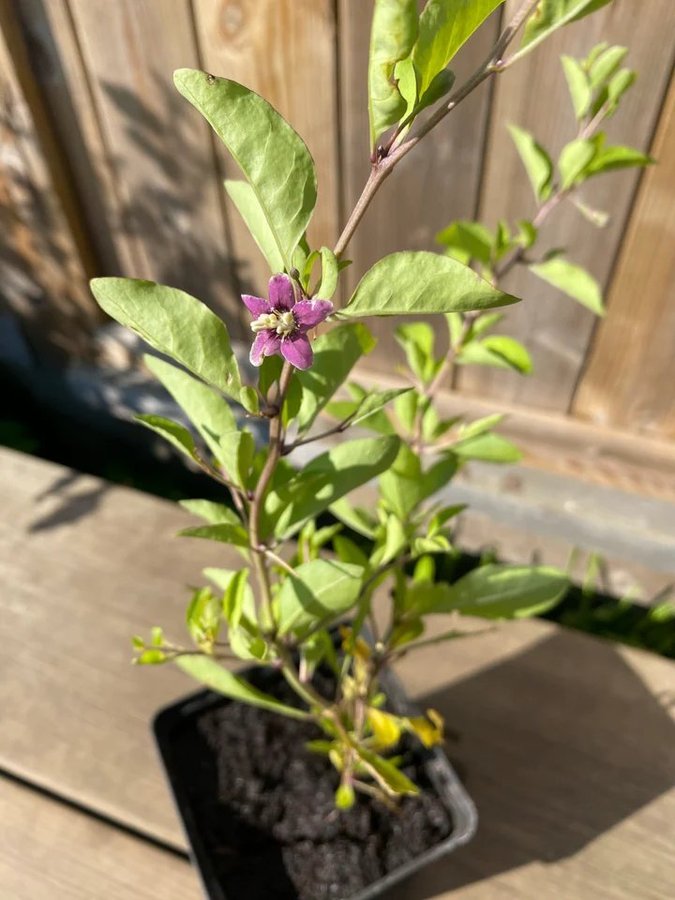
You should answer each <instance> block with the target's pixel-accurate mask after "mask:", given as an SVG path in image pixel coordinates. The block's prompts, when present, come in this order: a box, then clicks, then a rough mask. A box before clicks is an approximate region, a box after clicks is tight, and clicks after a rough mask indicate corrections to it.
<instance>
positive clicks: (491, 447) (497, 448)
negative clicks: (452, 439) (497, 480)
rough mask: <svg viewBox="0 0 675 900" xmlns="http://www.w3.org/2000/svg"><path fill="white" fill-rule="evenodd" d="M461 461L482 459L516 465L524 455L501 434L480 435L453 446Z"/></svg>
mask: <svg viewBox="0 0 675 900" xmlns="http://www.w3.org/2000/svg"><path fill="white" fill-rule="evenodd" d="M452 449H453V451H454V452H455V453H456V454H457V456H459V457H460V458H461V459H481V460H484V461H485V462H491V463H515V462H518V461H519V460H520V459H522V453H521V452H520V450H519V449H518V447H516V445H515V444H512V443H511V441H507V439H506V438H504V437H502V436H501V435H500V434H480V435H477V436H476V437H472V438H467V439H466V440H461V441H458V442H457V443H456V444H453V446H452Z"/></svg>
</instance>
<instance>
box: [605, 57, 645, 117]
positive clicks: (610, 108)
mask: <svg viewBox="0 0 675 900" xmlns="http://www.w3.org/2000/svg"><path fill="white" fill-rule="evenodd" d="M636 78H637V75H636V74H635V72H633V71H631V69H621V71H619V72H617V73H616V75H615V76H614V77H613V78H612V80H611V81H610V82H609V84H608V85H607V99H606V103H607V115H608V116H609V115H612V114H613V113H614V112H616V109H617V107H618V105H619V101H620V100H621V98H622V97H623V95H624V94H625V93H626V91H627V90H628V89H629V88H630V87H632V86H633V85H634V84H635V80H636Z"/></svg>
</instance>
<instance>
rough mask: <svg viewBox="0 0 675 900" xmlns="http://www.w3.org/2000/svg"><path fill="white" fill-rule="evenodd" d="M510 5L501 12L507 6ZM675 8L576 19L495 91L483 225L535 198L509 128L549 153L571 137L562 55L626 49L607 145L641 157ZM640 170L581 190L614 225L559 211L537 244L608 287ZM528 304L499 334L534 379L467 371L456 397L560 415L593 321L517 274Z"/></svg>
mask: <svg viewBox="0 0 675 900" xmlns="http://www.w3.org/2000/svg"><path fill="white" fill-rule="evenodd" d="M515 5H516V2H515V0H514V2H513V3H510V4H509V5H508V8H510V9H512V8H513V7H514V6H515ZM674 32H675V4H673V3H672V0H651V2H650V3H648V4H646V3H640V2H637V0H615V2H614V3H612V4H610V5H609V6H607V7H605V8H604V9H602V10H600V11H599V12H597V13H594V14H593V15H591V16H589V17H588V18H586V19H583V20H582V21H581V22H578V23H575V24H574V25H570V26H568V27H567V28H564V29H562V30H561V31H560V32H558V33H557V35H556V36H554V37H553V38H551V39H550V40H548V41H547V42H546V43H545V44H543V45H542V46H541V47H539V48H538V49H537V50H535V51H534V52H533V53H532V54H531V55H530V56H528V57H526V58H525V59H524V60H522V61H521V62H520V63H518V64H517V65H515V66H514V67H513V69H512V70H509V71H507V72H505V73H504V75H503V76H502V77H500V79H499V82H498V85H497V88H496V94H495V105H494V114H493V118H492V126H491V136H490V150H489V156H488V165H487V169H486V181H485V191H484V203H483V209H482V211H481V212H482V215H481V217H482V219H483V220H484V221H485V222H486V224H488V225H493V224H494V223H495V222H496V220H497V219H498V218H499V217H505V218H507V219H510V220H515V219H518V218H522V217H524V216H527V215H530V214H531V213H532V211H533V200H532V196H531V195H532V191H531V188H530V185H529V182H528V181H527V177H526V176H525V174H524V172H523V169H522V166H521V164H520V161H519V160H518V157H517V154H516V152H515V150H514V148H513V146H512V143H511V140H510V138H509V137H508V134H507V131H506V124H507V123H508V122H514V123H517V124H519V125H521V126H523V127H525V128H527V129H529V130H531V131H533V132H534V133H535V135H536V136H537V138H538V139H539V140H540V141H541V143H542V144H543V145H544V147H546V148H547V149H549V150H550V151H551V152H552V153H553V154H556V155H557V153H558V152H559V150H560V149H561V147H562V145H563V144H565V143H566V142H567V141H569V140H571V139H572V138H573V137H574V134H575V131H576V126H575V124H574V121H573V117H572V113H571V109H570V103H569V100H568V97H567V88H566V85H565V79H564V76H563V73H562V70H561V67H560V63H559V56H560V54H561V53H569V54H571V55H573V56H574V55H578V56H582V55H585V54H586V53H587V52H588V51H589V50H590V48H591V47H592V46H593V45H594V44H595V43H597V42H598V41H600V40H606V41H609V42H611V43H616V44H623V45H624V46H627V47H629V49H630V52H629V56H628V59H627V62H628V64H629V65H630V66H631V67H633V68H635V69H637V71H638V81H637V84H636V85H635V87H634V88H633V89H632V90H631V91H630V92H629V93H628V94H627V95H626V97H625V98H624V101H623V105H622V109H621V111H620V112H619V113H618V114H617V116H616V117H615V118H614V119H612V120H611V121H610V123H609V126H608V129H607V130H608V133H609V136H610V139H612V140H615V141H618V142H621V143H629V144H632V145H634V146H637V147H640V148H642V149H643V150H646V149H647V148H648V146H649V141H650V138H651V135H652V133H653V129H654V125H655V121H656V118H657V116H658V111H659V108H660V105H661V99H662V97H663V94H664V91H665V90H666V88H667V84H668V78H669V75H670V70H671V65H672V53H673V47H672V35H673V33H674ZM637 179H638V174H637V173H631V172H625V171H624V172H616V173H612V174H609V175H605V176H602V177H601V178H599V179H597V180H596V181H595V182H592V183H589V184H588V185H586V186H584V188H583V198H584V199H585V200H586V201H587V202H588V203H589V204H590V205H592V206H595V207H597V208H599V209H604V210H607V211H609V212H610V213H611V215H612V220H611V222H610V224H609V225H608V227H607V228H605V229H604V230H601V231H596V230H595V229H594V228H593V226H592V225H590V224H589V223H587V222H586V221H585V220H584V219H583V218H581V216H580V214H579V213H578V211H577V210H576V209H575V208H574V207H573V206H572V205H571V204H569V203H568V204H566V205H565V206H564V207H562V208H559V209H558V210H556V212H555V213H554V214H553V217H552V219H551V222H550V227H548V228H547V229H546V231H545V232H544V233H543V235H542V237H543V238H544V241H545V242H547V245H548V246H556V247H561V246H563V247H566V248H567V249H568V250H569V256H570V258H571V259H573V260H575V261H577V262H578V263H580V264H581V265H584V266H586V267H587V268H588V269H590V271H591V272H592V273H593V274H594V275H595V277H596V278H597V279H598V280H599V281H600V282H601V284H603V285H605V286H606V284H607V281H608V278H609V275H610V272H611V268H612V264H613V261H614V258H615V255H616V252H617V248H618V245H619V242H620V239H621V235H622V234H623V232H624V229H625V225H626V220H627V218H628V216H629V211H630V207H631V202H632V199H633V196H634V192H635V186H636V182H637ZM504 286H505V287H506V288H507V289H508V290H511V291H512V292H513V293H515V294H517V295H518V296H521V297H523V298H525V302H523V303H521V304H519V305H518V306H516V307H512V308H511V309H510V310H509V311H508V314H507V322H508V326H507V328H506V329H505V330H506V331H507V332H508V333H510V334H512V335H514V336H515V337H517V338H519V339H520V340H522V341H524V343H525V344H526V345H527V346H528V347H529V349H530V351H531V352H532V355H533V358H534V364H535V374H534V376H533V377H532V378H530V379H526V378H522V377H519V376H517V375H515V374H513V373H510V372H506V371H504V370H501V369H500V370H496V369H485V368H483V369H477V368H474V367H472V368H467V369H466V370H465V371H463V372H461V377H460V378H459V379H458V384H459V386H460V388H461V389H462V390H465V391H467V392H469V393H473V394H480V395H481V396H484V397H494V398H495V399H499V400H504V401H508V402H513V403H519V404H523V405H524V406H536V407H541V408H546V409H551V410H559V411H566V410H567V409H568V408H569V404H570V402H571V398H572V394H573V391H574V387H575V384H576V381H577V378H578V375H579V371H580V369H581V366H582V363H583V360H584V357H585V354H586V352H587V348H588V344H589V340H590V337H591V334H592V330H593V327H594V317H593V316H592V315H591V314H590V313H589V312H587V311H586V310H584V309H583V308H582V307H580V306H578V305H577V304H575V303H574V302H573V301H572V300H568V299H567V298H565V297H563V296H562V295H561V294H560V293H558V292H557V291H554V290H553V289H550V288H548V287H547V286H546V285H544V284H543V283H542V282H541V281H539V280H538V279H537V278H535V277H534V276H533V275H530V274H529V273H528V272H527V271H525V270H524V269H520V270H518V271H515V272H513V273H512V274H511V276H510V277H509V278H508V279H507V280H506V281H505V285H504Z"/></svg>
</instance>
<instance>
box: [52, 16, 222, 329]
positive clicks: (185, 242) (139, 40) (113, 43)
mask: <svg viewBox="0 0 675 900" xmlns="http://www.w3.org/2000/svg"><path fill="white" fill-rule="evenodd" d="M68 8H69V19H68V20H67V21H66V22H60V23H59V24H60V27H62V28H67V27H68V24H69V23H70V25H71V27H72V30H73V32H74V34H73V37H72V40H74V41H76V43H77V46H78V48H79V53H80V54H81V60H82V65H83V67H84V71H85V72H86V78H87V83H88V91H87V92H82V91H81V88H75V89H74V91H73V95H72V97H73V103H74V104H82V105H83V107H84V108H83V110H82V113H81V116H82V118H84V119H87V118H88V117H90V116H91V114H92V111H91V108H90V104H91V103H93V114H94V115H95V117H96V121H97V124H98V135H99V137H100V141H101V142H102V144H103V147H104V148H105V154H106V164H107V165H108V166H110V167H111V170H112V175H111V178H112V180H113V182H114V190H115V193H116V198H117V200H116V207H115V208H114V209H111V212H110V216H111V218H112V220H113V222H115V223H116V225H117V227H116V228H115V232H116V233H117V235H118V236H119V239H120V242H121V244H122V245H123V246H121V247H120V250H121V251H122V250H124V252H131V253H132V255H133V265H134V271H131V272H125V274H129V275H133V276H136V277H139V278H152V279H154V280H155V281H159V282H163V283H168V284H171V285H173V286H175V287H180V288H184V289H185V290H188V291H189V292H191V293H193V294H195V295H196V296H198V297H200V299H203V300H204V301H205V302H207V303H209V304H210V305H211V306H214V307H215V308H218V309H219V310H220V311H221V312H227V311H230V312H233V313H234V311H236V313H237V314H238V312H239V304H238V303H237V302H236V301H235V297H234V289H233V281H232V278H231V271H230V269H231V260H230V259H229V252H230V251H229V248H228V243H227V229H226V225H225V222H224V219H223V206H222V202H221V196H222V186H221V185H220V183H219V181H218V179H217V178H216V177H215V168H214V159H213V152H212V145H211V141H210V138H209V129H208V126H207V125H206V123H204V122H203V121H200V120H199V118H198V117H196V116H194V117H193V116H192V115H190V108H189V106H188V104H187V103H186V102H185V101H184V100H183V98H182V97H181V96H180V95H179V94H178V92H177V91H176V90H175V88H174V86H173V80H172V74H173V71H174V70H175V69H177V68H180V67H184V66H192V67H195V68H199V66H200V57H199V49H198V46H197V43H196V39H195V35H194V31H193V24H192V12H191V5H190V3H188V2H187V0H163V2H161V3H157V2H150V3H135V2H132V0H121V2H119V3H108V2H106V0H70V2H69V6H68ZM54 16H56V12H55V13H54ZM67 74H68V77H69V78H70V79H71V82H72V81H73V80H75V81H77V79H78V73H77V69H76V66H75V64H73V63H71V65H70V69H69V70H68V73H67ZM83 135H84V136H85V137H87V135H88V132H85V130H84V128H83ZM91 153H92V156H93V157H94V158H97V156H98V147H96V146H95V147H92V151H91Z"/></svg>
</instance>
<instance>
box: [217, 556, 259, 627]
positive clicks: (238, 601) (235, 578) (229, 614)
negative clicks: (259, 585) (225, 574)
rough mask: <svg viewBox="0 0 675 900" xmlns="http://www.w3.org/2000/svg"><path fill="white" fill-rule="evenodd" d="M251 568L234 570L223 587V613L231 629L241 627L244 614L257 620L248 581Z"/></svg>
mask: <svg viewBox="0 0 675 900" xmlns="http://www.w3.org/2000/svg"><path fill="white" fill-rule="evenodd" d="M250 574H251V570H250V569H240V570H239V571H238V572H234V573H233V574H232V577H231V578H230V579H229V580H228V582H227V584H226V585H225V588H224V589H223V601H222V608H223V615H224V616H225V619H226V620H227V624H228V626H229V628H230V630H233V629H236V628H239V624H240V622H241V620H242V617H243V616H244V614H246V616H247V618H248V619H253V620H255V600H254V598H253V591H252V589H251V585H250V584H249V583H248V579H249V575H250Z"/></svg>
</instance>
